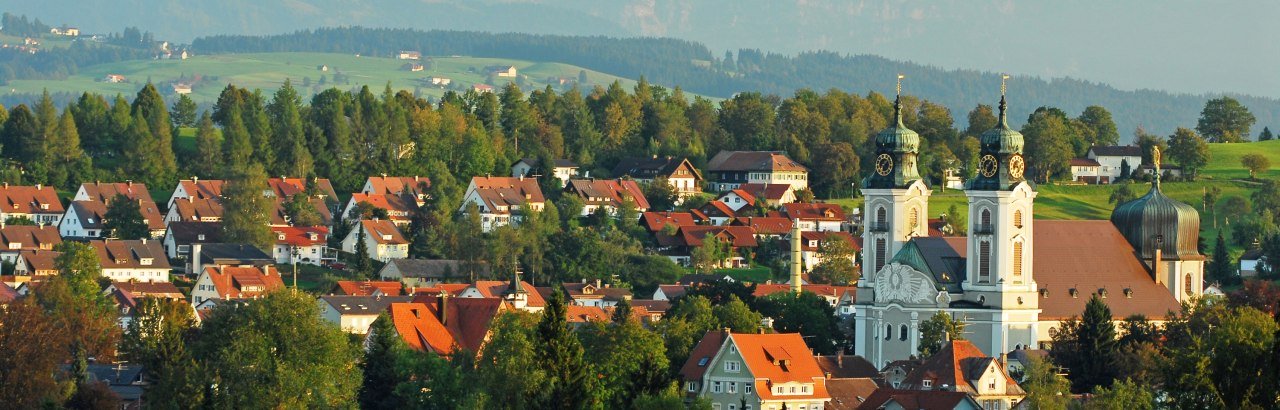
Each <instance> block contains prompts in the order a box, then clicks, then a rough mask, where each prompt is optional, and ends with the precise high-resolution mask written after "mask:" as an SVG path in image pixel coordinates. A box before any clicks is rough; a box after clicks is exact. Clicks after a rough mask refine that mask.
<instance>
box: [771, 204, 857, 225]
mask: <svg viewBox="0 0 1280 410" xmlns="http://www.w3.org/2000/svg"><path fill="white" fill-rule="evenodd" d="M782 209H783V211H784V212H785V213H786V214H787V217H788V218H791V219H796V218H800V219H804V220H816V221H843V220H844V209H843V208H840V205H836V204H805V203H790V204H783V205H782Z"/></svg>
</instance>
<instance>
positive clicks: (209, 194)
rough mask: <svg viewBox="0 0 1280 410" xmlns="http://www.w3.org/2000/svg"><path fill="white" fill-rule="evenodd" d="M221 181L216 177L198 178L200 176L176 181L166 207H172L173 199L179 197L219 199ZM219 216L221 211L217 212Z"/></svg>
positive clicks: (175, 199)
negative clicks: (176, 183)
mask: <svg viewBox="0 0 1280 410" xmlns="http://www.w3.org/2000/svg"><path fill="white" fill-rule="evenodd" d="M222 186H223V181H222V180H217V179H206V180H203V181H202V180H200V178H195V177H192V178H191V179H184V180H181V181H178V186H177V187H174V188H173V194H170V195H169V201H168V202H167V203H166V205H165V206H166V207H168V208H173V203H174V201H177V200H179V199H187V198H193V199H220V198H222ZM218 215H219V217H221V215H222V214H221V213H219V214H218Z"/></svg>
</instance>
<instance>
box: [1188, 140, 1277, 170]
mask: <svg viewBox="0 0 1280 410" xmlns="http://www.w3.org/2000/svg"><path fill="white" fill-rule="evenodd" d="M1245 154H1262V155H1263V156H1266V157H1267V158H1268V159H1270V160H1271V169H1270V170H1268V171H1267V172H1265V173H1262V174H1259V175H1258V178H1267V179H1280V140H1271V141H1259V142H1250V143H1244V144H1209V156H1210V159H1209V165H1208V166H1206V167H1205V169H1204V171H1202V173H1203V174H1204V176H1205V177H1206V178H1214V179H1238V178H1248V177H1249V171H1248V170H1246V169H1244V167H1242V166H1240V157H1243V156H1245Z"/></svg>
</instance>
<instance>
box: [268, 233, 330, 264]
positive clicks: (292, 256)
mask: <svg viewBox="0 0 1280 410" xmlns="http://www.w3.org/2000/svg"><path fill="white" fill-rule="evenodd" d="M271 232H272V233H273V234H275V236H276V243H275V245H274V246H272V247H271V248H272V249H271V255H272V257H274V258H275V261H276V263H279V264H291V263H305V264H308V265H317V266H319V265H322V264H324V262H325V261H332V260H334V259H335V258H334V257H333V256H332V255H328V254H327V253H326V250H327V249H328V244H329V228H326V227H323V226H307V227H297V226H273V227H271Z"/></svg>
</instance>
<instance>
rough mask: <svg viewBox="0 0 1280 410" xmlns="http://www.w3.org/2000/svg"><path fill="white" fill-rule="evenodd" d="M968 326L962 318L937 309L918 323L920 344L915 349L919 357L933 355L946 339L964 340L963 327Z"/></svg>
mask: <svg viewBox="0 0 1280 410" xmlns="http://www.w3.org/2000/svg"><path fill="white" fill-rule="evenodd" d="M966 326H968V324H967V323H965V322H964V321H963V320H960V319H956V318H953V317H951V314H949V313H947V312H943V311H941V310H939V311H938V312H937V313H934V314H933V316H931V317H929V319H928V320H926V321H924V322H921V323H920V345H919V346H917V348H916V350H917V351H919V352H920V357H929V356H933V354H934V353H937V352H938V351H939V350H940V349H942V347H943V346H942V345H943V344H944V343H946V342H947V341H948V340H964V339H965V337H964V329H965V327H966Z"/></svg>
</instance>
